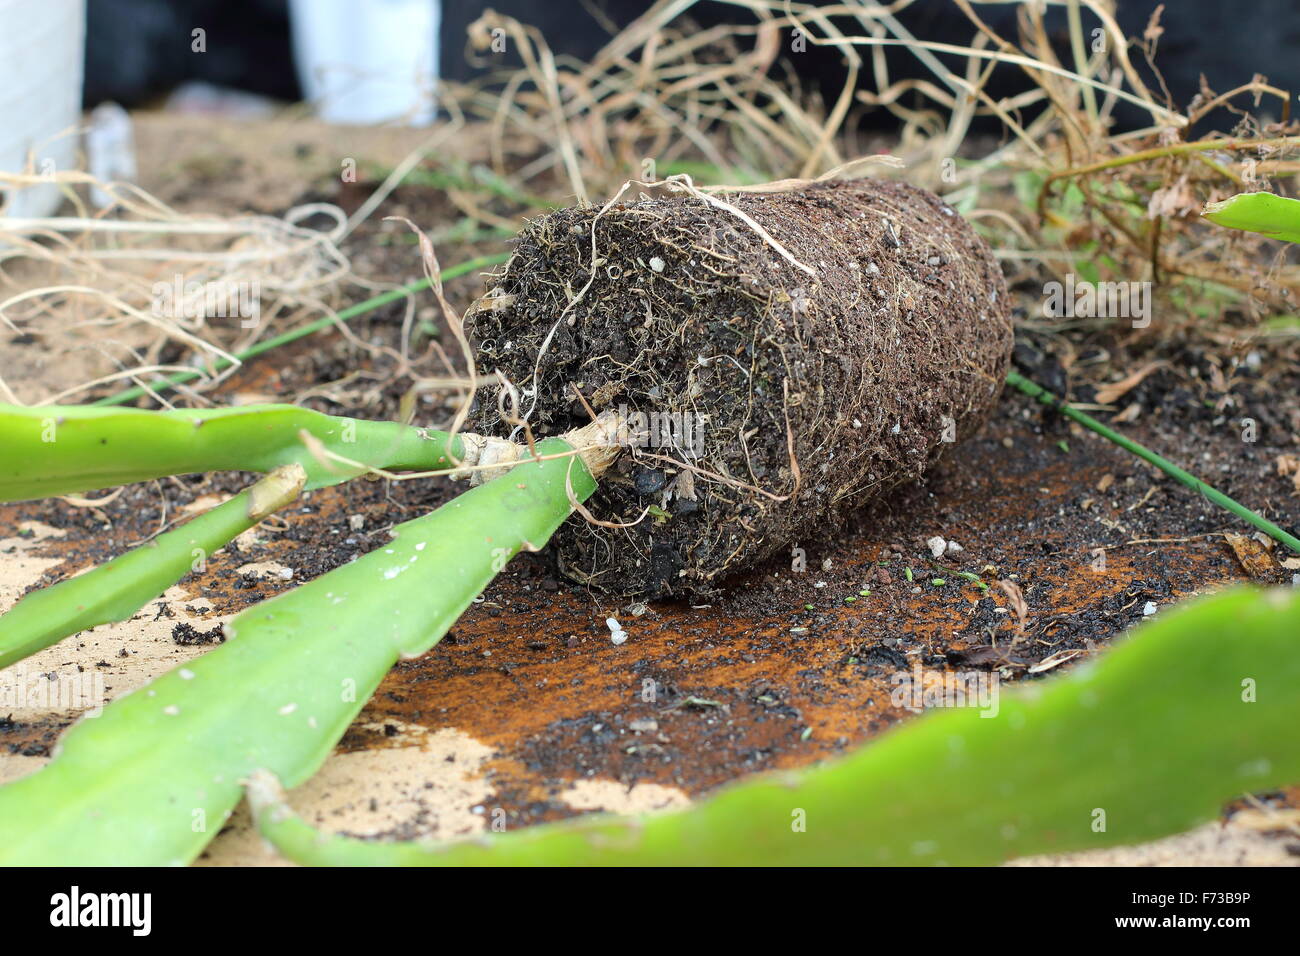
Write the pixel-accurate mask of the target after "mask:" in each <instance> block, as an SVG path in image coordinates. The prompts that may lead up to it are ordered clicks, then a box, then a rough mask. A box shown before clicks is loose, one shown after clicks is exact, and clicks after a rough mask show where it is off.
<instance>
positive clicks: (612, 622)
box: [605, 617, 627, 645]
mask: <svg viewBox="0 0 1300 956" xmlns="http://www.w3.org/2000/svg"><path fill="white" fill-rule="evenodd" d="M605 626H606V627H607V628H609V639H610V641H612V642H613V643H614V644H615V645H618V644H624V643H626V642H627V631H625V630H623V625H621V624H619V623H618V621H617V620H616V619H615V618H612V617H607V618H605Z"/></svg>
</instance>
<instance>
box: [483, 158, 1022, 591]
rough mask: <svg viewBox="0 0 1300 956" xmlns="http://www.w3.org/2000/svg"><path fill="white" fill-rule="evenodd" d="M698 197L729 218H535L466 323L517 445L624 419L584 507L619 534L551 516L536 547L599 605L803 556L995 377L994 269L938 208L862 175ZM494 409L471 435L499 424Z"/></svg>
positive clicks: (658, 203) (503, 429)
mask: <svg viewBox="0 0 1300 956" xmlns="http://www.w3.org/2000/svg"><path fill="white" fill-rule="evenodd" d="M721 198H723V199H724V200H725V201H726V202H727V203H729V204H730V205H732V206H734V207H735V208H736V209H738V210H740V211H742V212H743V213H744V214H745V215H746V216H748V217H749V218H750V219H751V220H752V223H750V222H746V221H745V220H744V219H743V218H742V217H740V216H738V215H736V213H735V212H734V211H731V210H728V209H722V208H718V207H717V206H715V205H712V204H709V203H707V202H705V201H704V200H703V199H700V198H698V197H695V196H683V195H672V196H669V197H667V198H653V199H643V200H642V201H639V202H634V203H627V204H622V205H615V206H612V207H611V208H609V209H608V210H606V211H604V212H603V213H602V212H601V211H600V210H599V209H593V208H573V209H564V210H560V211H558V212H555V213H551V214H548V215H545V216H542V217H540V218H538V219H535V220H533V221H532V222H530V223H529V224H528V226H527V227H526V228H525V229H524V231H523V232H522V233H521V235H520V236H519V239H518V244H517V247H516V250H515V253H514V255H513V257H512V258H511V260H510V262H509V263H507V265H506V267H505V270H504V272H503V274H502V275H501V276H499V277H498V279H497V281H496V284H495V287H494V288H493V289H492V290H491V291H490V292H489V293H488V294H487V295H486V296H484V297H483V298H482V299H480V300H479V302H478V303H476V304H475V307H474V308H473V309H472V310H471V312H470V314H469V315H468V316H467V324H468V326H469V330H470V332H471V334H472V336H473V337H474V339H475V342H476V345H477V348H478V352H479V356H480V359H479V361H480V368H481V369H482V370H483V371H491V370H493V369H499V370H500V371H501V372H502V373H504V375H505V376H506V378H507V379H508V380H509V381H510V382H511V383H513V385H514V387H515V389H517V390H518V395H517V396H515V398H516V403H515V404H516V406H517V410H518V416H515V417H520V416H525V415H526V416H527V419H528V421H529V423H530V425H531V427H532V429H533V431H534V434H535V435H537V436H538V437H541V436H544V435H551V434H559V433H561V432H564V431H566V430H568V429H571V428H574V427H577V426H580V425H583V424H586V423H587V422H588V421H589V420H590V414H589V412H588V410H587V407H588V406H590V408H592V409H594V410H595V411H597V412H601V411H605V410H607V409H611V408H613V409H624V410H626V412H627V413H628V414H629V415H631V416H633V421H634V422H636V423H637V424H638V426H640V427H642V429H643V434H644V438H642V439H641V440H639V441H638V442H637V443H636V445H637V447H635V448H634V449H633V450H632V453H631V454H625V455H623V456H621V458H620V459H619V461H618V462H617V463H616V464H615V466H614V467H613V468H612V469H611V470H610V471H609V472H608V473H607V474H606V476H605V478H604V479H603V480H602V483H601V486H600V489H599V490H598V491H597V493H596V495H595V496H594V497H593V499H592V501H591V502H589V506H590V508H591V511H592V512H593V514H594V515H595V516H596V517H598V518H600V519H603V521H604V522H607V523H610V524H623V523H628V522H636V523H635V524H633V525H632V526H630V527H606V526H602V525H597V524H593V523H591V522H585V521H576V520H575V521H570V522H569V523H567V524H566V525H565V526H564V527H563V528H562V529H561V530H560V532H559V533H558V534H557V535H556V538H555V541H554V544H553V547H552V550H553V551H554V553H556V554H557V556H558V560H559V562H560V565H561V568H562V569H563V570H564V572H565V573H566V574H568V575H570V576H571V577H574V578H576V579H578V580H581V581H585V582H589V583H591V584H592V585H594V586H597V587H601V588H605V589H609V590H612V591H615V592H618V593H621V594H627V595H647V596H651V595H656V596H662V595H670V594H684V593H699V592H705V593H707V592H709V591H712V590H714V589H716V587H717V585H718V582H719V581H720V580H721V579H722V578H723V577H724V576H725V575H727V574H730V573H733V572H735V571H738V570H741V569H743V568H747V567H751V566H753V565H755V564H756V563H758V562H760V561H763V560H764V559H766V558H768V557H770V556H772V555H773V554H774V553H776V552H777V551H778V550H781V549H786V548H789V547H791V546H796V545H800V544H801V543H802V544H804V545H805V546H807V544H808V543H810V542H811V541H812V540H813V539H815V538H816V537H817V536H820V535H824V534H825V533H826V531H827V530H828V525H829V524H830V523H831V522H833V521H834V520H835V519H836V518H837V517H839V516H840V515H842V514H843V511H844V509H846V508H849V507H852V506H855V505H860V504H861V503H862V502H863V501H864V500H866V499H867V498H869V497H873V496H877V495H880V494H883V493H884V492H886V491H888V490H889V489H890V488H892V487H894V486H896V485H898V484H899V483H901V482H906V481H911V480H914V479H916V478H918V477H919V476H920V475H921V474H922V473H923V472H924V471H925V470H926V468H927V467H928V466H929V465H931V464H932V463H933V462H934V461H935V460H936V458H937V457H938V456H939V455H940V454H941V453H942V451H943V450H944V449H945V448H946V447H948V446H949V445H950V444H951V443H953V442H956V441H960V440H961V439H962V438H964V437H965V436H967V435H969V434H970V433H971V432H973V431H974V430H975V429H977V428H978V427H979V426H980V424H981V423H982V422H983V420H984V419H985V417H986V416H987V415H988V413H989V411H990V410H991V409H992V408H993V405H994V403H995V402H996V399H997V395H998V392H999V390H1000V389H1001V385H1002V380H1003V377H1004V376H1005V374H1006V370H1007V364H1008V361H1009V358H1010V353H1011V346H1012V329H1011V319H1010V314H1009V303H1008V296H1007V293H1006V287H1005V284H1004V281H1003V277H1002V273H1001V270H1000V269H999V267H998V264H997V262H996V260H995V259H994V258H993V255H992V253H991V252H990V251H989V248H988V246H987V245H986V244H985V243H984V241H983V240H982V239H980V238H979V237H978V236H977V235H976V234H975V232H974V230H972V229H971V227H970V225H969V224H968V223H967V222H966V221H965V220H963V219H962V218H961V216H959V215H958V214H957V213H956V211H955V210H953V209H952V208H951V207H950V206H948V205H946V204H945V203H943V202H942V201H941V200H940V199H939V198H938V197H936V196H934V195H932V194H930V193H928V192H925V191H923V190H920V189H917V188H915V187H912V186H908V185H906V184H902V183H897V182H891V181H885V180H871V179H866V180H857V181H853V182H841V183H824V184H812V185H808V186H806V187H804V188H800V189H796V190H791V191H783V192H756V193H737V194H731V195H727V196H724V197H721ZM754 224H757V225H758V226H760V227H761V230H762V231H765V232H766V233H767V236H763V235H762V233H761V232H760V230H759V229H756V228H754ZM593 229H594V239H595V242H594V254H593ZM778 244H779V246H780V247H781V248H780V249H778V248H777V246H778ZM782 250H784V253H783V252H782ZM792 259H793V260H796V261H797V264H796V262H792V261H791V260H792ZM801 266H802V267H806V268H807V269H809V270H811V272H812V274H809V272H808V271H805V269H804V268H801ZM579 392H580V393H581V396H582V397H581V398H579V397H578V393H579ZM504 398H506V399H507V400H506V401H504V402H502V403H501V404H502V405H503V406H504V407H505V408H506V409H507V410H508V409H509V408H510V407H511V402H510V401H509V400H508V399H509V396H504ZM496 399H497V396H495V395H493V394H492V393H491V390H488V391H487V392H486V393H484V394H482V396H481V399H480V401H479V403H478V405H477V409H476V411H475V413H474V415H472V416H471V421H470V423H469V425H470V427H473V428H474V429H475V430H478V431H482V432H484V433H488V434H496V435H507V434H510V433H511V431H512V426H511V424H510V423H509V422H508V421H502V420H501V418H502V416H501V415H500V413H499V406H498V402H497V400H496ZM505 417H506V418H507V419H509V418H510V417H512V416H511V415H510V414H509V413H508V412H507V415H506V416H505ZM515 437H516V438H517V439H518V438H519V437H520V436H519V434H518V433H516V435H515ZM642 515H644V517H642V518H641V520H640V521H637V518H638V517H639V516H642Z"/></svg>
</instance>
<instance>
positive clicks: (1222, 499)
mask: <svg viewBox="0 0 1300 956" xmlns="http://www.w3.org/2000/svg"><path fill="white" fill-rule="evenodd" d="M1007 384H1008V385H1011V386H1013V387H1015V388H1018V389H1019V390H1020V391H1022V392H1024V393H1025V394H1026V395H1028V396H1029V397H1030V398H1036V399H1038V401H1040V402H1042V403H1043V404H1044V405H1050V406H1051V407H1052V408H1055V409H1056V410H1057V411H1059V412H1060V413H1061V414H1062V415H1064V416H1065V417H1066V418H1070V419H1073V420H1074V421H1076V422H1078V423H1079V424H1080V425H1082V426H1083V427H1084V428H1087V429H1089V430H1091V431H1094V432H1096V433H1097V434H1098V435H1100V436H1101V437H1103V438H1105V439H1106V440H1107V441H1111V442H1114V443H1115V444H1116V445H1119V447H1121V448H1123V449H1124V450H1125V451H1129V452H1132V453H1133V454H1135V455H1137V456H1138V457H1139V458H1141V459H1142V460H1143V461H1148V462H1150V463H1151V464H1153V465H1155V466H1156V467H1157V468H1159V469H1160V470H1161V471H1163V472H1164V473H1165V474H1166V475H1168V476H1169V477H1171V478H1173V479H1174V480H1175V481H1177V482H1179V483H1180V484H1183V485H1186V486H1187V487H1188V488H1191V489H1192V490H1193V491H1196V492H1199V493H1200V494H1201V495H1204V496H1205V497H1206V498H1208V499H1209V500H1210V501H1212V502H1214V503H1215V504H1216V505H1218V506H1219V507H1220V508H1224V509H1225V510H1227V511H1231V512H1232V513H1233V514H1235V515H1236V516H1237V517H1238V518H1241V519H1242V520H1243V521H1246V522H1248V523H1249V524H1252V525H1254V526H1255V527H1256V528H1258V529H1259V530H1260V531H1263V532H1264V533H1265V534H1266V535H1268V536H1269V537H1270V538H1272V539H1273V540H1274V541H1277V542H1279V543H1281V544H1284V545H1286V546H1287V547H1288V548H1290V549H1291V550H1292V551H1294V552H1296V553H1297V554H1300V538H1297V537H1296V536H1295V535H1293V534H1291V533H1290V532H1288V531H1285V530H1283V529H1282V528H1280V527H1278V526H1277V525H1275V524H1274V523H1273V522H1271V521H1269V520H1268V519H1267V518H1265V517H1263V516H1262V515H1258V514H1256V513H1255V512H1253V511H1251V510H1250V509H1249V508H1247V507H1246V506H1245V505H1243V504H1241V503H1240V502H1238V501H1235V500H1233V499H1232V498H1229V497H1228V496H1227V495H1225V494H1224V493H1223V492H1222V491H1219V490H1218V489H1217V488H1214V487H1212V486H1210V485H1207V484H1206V483H1205V482H1203V481H1201V479H1199V478H1197V477H1196V476H1195V475H1193V474H1190V473H1189V472H1186V471H1184V470H1183V469H1181V468H1179V467H1178V466H1177V465H1175V464H1174V463H1173V462H1171V461H1169V460H1168V459H1166V458H1162V457H1161V456H1160V455H1157V454H1156V453H1155V452H1153V451H1151V450H1150V449H1148V448H1144V447H1143V446H1142V445H1139V444H1138V443H1137V442H1135V441H1133V439H1131V438H1125V437H1124V436H1123V435H1121V434H1120V433H1119V432H1117V431H1114V430H1113V429H1110V428H1107V427H1106V426H1105V425H1103V424H1102V423H1101V422H1099V421H1097V420H1096V419H1095V418H1092V417H1090V416H1088V415H1085V414H1084V413H1083V412H1081V411H1079V410H1078V409H1075V408H1071V407H1070V406H1069V405H1067V404H1066V403H1065V402H1062V401H1061V400H1060V399H1059V398H1057V397H1056V396H1055V395H1053V394H1052V393H1051V392H1049V391H1047V389H1045V388H1043V387H1042V386H1040V385H1037V384H1035V383H1034V382H1031V381H1030V380H1029V379H1027V378H1025V377H1024V376H1023V375H1021V374H1020V373H1019V372H1016V371H1015V370H1012V371H1010V372H1008V373H1007Z"/></svg>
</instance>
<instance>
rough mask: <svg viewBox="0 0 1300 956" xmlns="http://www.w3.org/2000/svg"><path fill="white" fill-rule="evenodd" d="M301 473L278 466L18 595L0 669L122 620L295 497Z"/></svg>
mask: <svg viewBox="0 0 1300 956" xmlns="http://www.w3.org/2000/svg"><path fill="white" fill-rule="evenodd" d="M306 479H307V475H306V473H305V472H304V471H303V470H302V467H301V466H299V465H281V466H280V467H279V468H276V469H275V470H274V471H272V472H271V473H270V474H269V475H267V476H266V477H264V478H262V479H260V480H259V481H258V482H256V483H255V484H254V485H253V486H252V487H251V488H248V489H246V490H244V491H242V492H240V493H239V494H237V495H235V496H234V497H233V498H231V499H230V500H229V501H226V502H224V503H222V504H220V505H217V506H216V507H215V508H212V509H211V510H209V511H205V512H204V513H203V514H201V515H199V516H198V517H196V518H194V519H192V520H190V521H188V522H186V523H185V524H183V525H181V526H180V527H179V528H175V529H173V530H171V531H167V532H164V533H163V534H160V535H158V537H156V538H154V539H153V540H152V541H149V542H147V543H146V544H143V545H141V546H140V547H138V548H133V549H132V550H130V551H128V552H127V553H126V554H123V555H119V556H118V557H116V558H114V559H113V560H112V561H109V562H108V563H106V564H103V565H100V566H99V567H97V568H94V569H93V570H91V571H87V572H86V573H84V574H79V575H77V576H76V577H72V578H68V579H67V580H66V581H60V582H59V583H58V584H54V585H51V586H50V587H48V588H41V589H40V590H38V591H33V592H32V593H30V594H27V595H25V596H24V597H23V598H22V599H21V600H19V601H18V603H17V604H15V605H14V606H13V607H12V608H10V609H9V610H8V611H6V612H5V613H4V614H3V615H0V668H3V667H8V666H9V665H10V664H12V663H14V662H15V661H20V660H22V659H23V658H24V657H27V656H28V655H31V654H35V653H36V652H37V651H39V650H42V649H43V648H46V647H49V646H50V645H51V644H54V643H56V642H58V641H61V640H63V638H65V637H67V636H68V635H70V634H76V633H77V632H78V631H84V630H86V628H89V627H96V626H97V625H100V624H107V623H109V622H110V621H125V620H126V619H127V618H129V617H130V616H131V615H132V614H134V613H135V612H136V611H138V610H140V608H142V607H144V605H145V604H147V603H148V602H149V601H151V600H153V599H154V598H156V597H157V596H158V595H160V594H162V593H163V592H164V591H166V590H167V589H168V588H169V587H171V586H172V585H173V584H175V583H176V582H177V581H179V580H180V579H181V578H182V577H184V576H185V574H186V573H188V572H189V571H191V570H193V569H194V566H195V563H196V562H200V561H206V560H207V559H208V558H209V557H210V556H211V555H213V554H215V553H216V552H217V551H219V550H221V549H222V548H224V547H225V546H226V545H227V544H229V543H230V542H231V541H232V540H234V539H235V538H236V537H237V536H239V535H240V534H242V533H243V532H245V531H247V530H248V529H249V528H251V527H253V525H255V524H257V523H258V522H259V521H261V520H262V519H263V518H265V517H266V516H267V515H269V514H270V513H271V512H273V511H277V510H279V509H280V508H283V507H284V506H285V505H287V504H289V503H290V502H291V501H293V500H294V499H296V498H297V497H298V493H299V492H300V491H302V487H303V483H304V482H305V481H306Z"/></svg>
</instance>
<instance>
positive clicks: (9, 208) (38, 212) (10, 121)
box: [0, 0, 86, 217]
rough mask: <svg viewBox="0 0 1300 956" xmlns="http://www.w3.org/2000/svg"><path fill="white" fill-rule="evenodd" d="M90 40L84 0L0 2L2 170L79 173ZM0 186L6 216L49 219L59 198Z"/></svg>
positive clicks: (39, 187)
mask: <svg viewBox="0 0 1300 956" xmlns="http://www.w3.org/2000/svg"><path fill="white" fill-rule="evenodd" d="M85 36H86V8H85V4H84V2H83V0H0V67H3V69H4V82H3V83H0V172H6V173H21V172H24V171H26V172H32V173H35V174H37V175H44V176H49V175H51V174H53V173H56V172H62V171H66V170H69V169H72V168H74V166H75V164H76V155H77V135H76V134H77V126H78V123H79V121H80V118H81V71H82V63H83V56H84V55H83V49H84V44H85ZM29 162H30V165H29ZM0 187H3V189H2V190H0V191H2V194H3V199H0V213H2V214H3V215H6V216H22V217H27V216H47V215H49V214H50V213H52V212H54V210H55V208H56V207H57V206H58V205H59V201H60V198H61V195H60V193H59V188H58V186H56V185H54V184H53V183H38V184H35V185H30V186H23V187H7V186H5V184H3V183H0Z"/></svg>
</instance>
